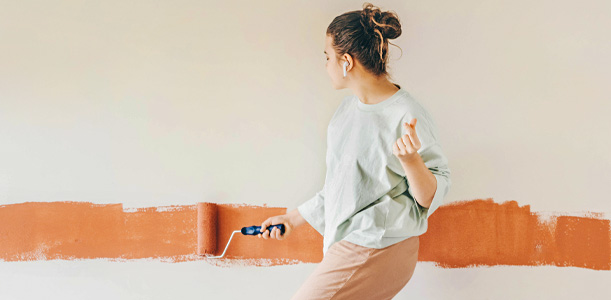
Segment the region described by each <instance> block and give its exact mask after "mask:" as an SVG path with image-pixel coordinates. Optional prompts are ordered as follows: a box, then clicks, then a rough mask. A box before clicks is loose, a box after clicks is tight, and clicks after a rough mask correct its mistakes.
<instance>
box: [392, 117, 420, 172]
mask: <svg viewBox="0 0 611 300" xmlns="http://www.w3.org/2000/svg"><path fill="white" fill-rule="evenodd" d="M417 121H418V120H417V119H415V118H414V119H412V121H411V122H410V123H403V126H404V127H405V128H406V129H407V134H404V135H403V136H402V137H400V138H399V139H397V141H396V142H395V144H394V145H393V152H392V153H393V154H394V155H395V156H396V157H397V158H399V161H401V162H402V163H409V162H410V161H412V160H414V159H417V158H418V157H419V156H420V154H418V150H419V149H420V146H421V144H420V139H418V135H417V134H416V122H417Z"/></svg>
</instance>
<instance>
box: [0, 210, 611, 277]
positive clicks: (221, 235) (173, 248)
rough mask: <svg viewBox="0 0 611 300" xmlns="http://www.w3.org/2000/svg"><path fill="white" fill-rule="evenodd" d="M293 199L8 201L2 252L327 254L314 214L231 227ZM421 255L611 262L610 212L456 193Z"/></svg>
mask: <svg viewBox="0 0 611 300" xmlns="http://www.w3.org/2000/svg"><path fill="white" fill-rule="evenodd" d="M284 213H286V208H273V207H265V206H251V205H238V204H215V203H198V204H196V205H182V206H163V207H146V208H136V209H123V205H122V204H93V203H89V202H25V203H18V204H9V205H1V206H0V222H1V224H0V260H4V261H30V260H50V259H65V260H78V259H98V258H103V259H108V260H113V261H124V260H131V259H152V260H159V261H164V262H183V261H197V260H204V261H206V262H208V263H210V264H214V265H217V266H228V267H232V266H237V265H244V266H272V265H280V264H295V263H303V262H311V263H317V262H320V261H321V260H322V236H320V234H318V232H316V231H315V230H314V229H313V228H312V227H310V226H309V225H308V224H306V225H304V226H301V227H299V228H297V229H296V230H295V231H294V232H293V233H292V234H291V236H289V237H288V238H287V239H286V240H282V241H278V240H262V239H260V238H258V237H256V236H244V235H242V234H237V233H236V234H235V235H234V237H233V239H232V241H231V244H230V245H229V247H228V248H227V252H226V253H225V256H224V257H223V258H220V259H206V258H205V257H204V256H201V255H198V254H202V253H209V254H210V255H220V254H221V253H222V251H223V249H224V247H225V245H226V244H227V242H228V240H229V237H230V236H231V233H232V232H233V231H234V230H240V229H241V228H242V227H245V226H252V225H257V226H259V225H261V223H262V221H263V220H265V219H267V218H268V217H270V216H274V215H278V214H284ZM419 261H428V262H434V263H435V265H437V266H439V267H443V268H465V267H477V266H494V265H521V266H541V265H554V266H563V267H580V268H588V269H594V270H610V269H611V228H610V221H609V220H608V219H603V218H602V214H596V213H591V214H590V215H589V216H585V217H583V216H582V217H578V216H567V215H552V216H549V215H546V214H542V213H533V212H531V211H530V206H529V205H525V206H522V207H520V206H518V203H517V202H516V201H507V202H504V203H500V204H499V203H495V202H494V201H492V199H484V200H473V201H463V202H454V203H450V204H448V205H444V206H442V207H440V208H439V209H438V210H437V211H436V212H435V214H433V215H432V216H431V217H430V218H429V224H428V231H427V232H426V233H425V234H423V235H422V236H421V237H420V250H419Z"/></svg>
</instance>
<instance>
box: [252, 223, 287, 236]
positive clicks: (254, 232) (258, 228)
mask: <svg viewBox="0 0 611 300" xmlns="http://www.w3.org/2000/svg"><path fill="white" fill-rule="evenodd" d="M274 227H277V228H278V229H280V234H284V224H276V225H272V226H269V227H267V228H266V229H265V230H264V231H263V232H265V231H266V230H267V229H269V232H270V233H271V232H272V229H274ZM263 232H261V226H249V227H242V234H243V235H257V234H259V233H263Z"/></svg>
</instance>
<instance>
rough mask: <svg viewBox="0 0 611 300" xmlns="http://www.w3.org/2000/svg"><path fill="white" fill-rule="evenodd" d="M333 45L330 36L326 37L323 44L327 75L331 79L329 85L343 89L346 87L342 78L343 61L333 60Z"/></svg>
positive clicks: (344, 79)
mask: <svg viewBox="0 0 611 300" xmlns="http://www.w3.org/2000/svg"><path fill="white" fill-rule="evenodd" d="M332 43H333V38H332V37H331V36H330V35H327V38H326V42H325V55H326V57H327V64H326V68H327V73H328V74H329V77H331V84H332V85H333V88H335V89H336V90H337V89H343V88H345V87H346V82H345V81H346V78H347V77H344V69H343V66H342V64H343V63H344V61H337V59H336V58H335V50H334V49H333V46H332V45H331V44H332Z"/></svg>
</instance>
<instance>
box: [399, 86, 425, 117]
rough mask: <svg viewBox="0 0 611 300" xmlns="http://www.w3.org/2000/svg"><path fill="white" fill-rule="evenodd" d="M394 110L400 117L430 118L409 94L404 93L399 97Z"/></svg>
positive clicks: (422, 106)
mask: <svg viewBox="0 0 611 300" xmlns="http://www.w3.org/2000/svg"><path fill="white" fill-rule="evenodd" d="M395 104H396V105H395V107H394V109H395V110H396V111H397V112H398V113H399V114H401V115H403V116H405V117H406V118H407V117H410V118H426V119H429V118H430V117H431V116H430V114H429V113H428V111H427V110H426V108H425V107H424V105H422V104H421V103H420V102H419V101H418V100H417V99H416V98H414V97H413V96H412V95H411V94H410V93H409V92H407V91H405V92H404V93H403V94H402V95H401V97H400V98H399V99H398V100H397V102H396V103H395Z"/></svg>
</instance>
